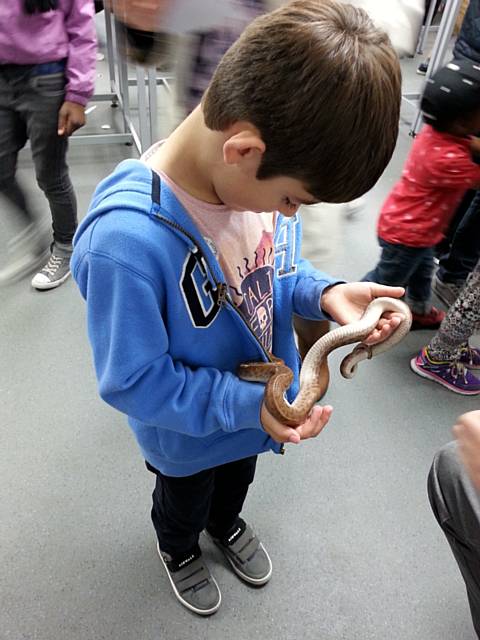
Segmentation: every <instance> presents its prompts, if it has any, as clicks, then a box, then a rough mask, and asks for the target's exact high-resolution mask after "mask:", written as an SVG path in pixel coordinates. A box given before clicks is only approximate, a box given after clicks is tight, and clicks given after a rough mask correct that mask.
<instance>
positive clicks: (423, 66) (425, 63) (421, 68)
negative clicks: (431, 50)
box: [417, 58, 430, 76]
mask: <svg viewBox="0 0 480 640" xmlns="http://www.w3.org/2000/svg"><path fill="white" fill-rule="evenodd" d="M429 64H430V58H427V59H426V60H424V61H423V62H421V63H420V64H419V65H418V67H417V73H418V75H420V76H424V75H425V74H426V73H427V71H428V65H429Z"/></svg>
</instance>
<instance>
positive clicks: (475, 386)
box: [410, 347, 480, 396]
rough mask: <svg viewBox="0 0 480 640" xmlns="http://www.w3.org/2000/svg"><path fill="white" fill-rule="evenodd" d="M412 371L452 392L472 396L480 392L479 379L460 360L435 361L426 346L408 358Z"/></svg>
mask: <svg viewBox="0 0 480 640" xmlns="http://www.w3.org/2000/svg"><path fill="white" fill-rule="evenodd" d="M410 367H411V369H412V371H415V373H418V375H419V376H422V378H428V379H429V380H433V381H434V382H438V384H441V385H442V386H443V387H447V389H450V391H453V392H454V393H460V394H461V395H464V396H474V395H477V394H479V393H480V380H479V379H478V378H477V377H476V376H474V375H473V373H470V371H469V370H468V369H466V368H465V366H464V365H463V364H462V363H460V362H453V361H451V360H450V361H445V362H435V361H434V360H431V359H430V358H429V356H428V352H427V349H426V347H424V348H423V349H422V350H421V351H420V353H419V354H418V355H417V356H416V357H415V358H412V359H411V360H410Z"/></svg>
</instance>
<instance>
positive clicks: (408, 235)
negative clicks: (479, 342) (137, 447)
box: [364, 60, 480, 329]
mask: <svg viewBox="0 0 480 640" xmlns="http://www.w3.org/2000/svg"><path fill="white" fill-rule="evenodd" d="M479 105H480V69H479V67H478V65H476V64H475V63H473V62H471V61H469V60H454V61H453V62H451V63H449V64H447V66H446V67H444V68H442V69H440V70H439V71H437V73H435V74H434V76H433V77H432V78H431V79H429V81H428V82H427V85H426V87H425V91H424V94H423V97H422V103H421V109H422V111H423V117H424V120H425V122H426V125H425V126H424V127H423V129H422V131H421V132H420V134H419V135H418V136H417V137H416V138H415V142H414V143H413V146H412V149H411V151H410V154H409V156H408V158H407V161H406V163H405V167H404V169H403V172H402V177H401V179H400V181H399V182H398V183H397V184H396V185H395V187H394V188H393V190H392V192H391V193H390V195H389V196H388V198H387V200H386V201H385V203H384V205H383V208H382V211H381V213H380V217H379V220H378V226H377V231H378V238H379V243H380V246H381V247H382V254H381V257H380V261H379V263H378V264H377V266H376V267H375V268H374V269H373V270H372V271H370V272H369V273H368V274H367V275H366V276H365V277H364V280H371V281H372V282H381V283H383V284H388V285H398V286H403V287H406V288H407V295H408V303H409V305H410V307H411V309H412V315H413V323H412V329H415V328H416V329H434V328H438V327H439V326H440V323H441V321H442V320H443V318H444V317H445V313H444V312H443V311H439V310H438V309H436V308H435V307H432V305H431V303H430V296H431V281H432V272H433V268H434V262H433V256H434V247H435V245H436V244H438V242H439V241H440V240H441V239H442V238H443V233H444V231H445V229H446V228H447V227H448V223H449V221H450V220H451V218H452V216H453V214H454V213H455V210H456V208H457V206H458V204H459V203H460V200H461V199H462V196H463V194H464V193H465V191H466V190H467V189H472V188H476V187H478V186H480V166H479V165H478V164H476V162H475V161H474V159H473V157H472V155H473V154H475V153H478V152H479V151H480V139H478V138H475V137H472V136H473V135H474V134H476V133H477V132H478V131H480V107H479Z"/></svg>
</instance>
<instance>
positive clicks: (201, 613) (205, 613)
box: [157, 542, 222, 616]
mask: <svg viewBox="0 0 480 640" xmlns="http://www.w3.org/2000/svg"><path fill="white" fill-rule="evenodd" d="M157 553H158V556H159V558H160V560H161V561H162V564H163V566H164V568H165V571H166V573H167V576H168V579H169V580H170V584H171V585H172V589H173V593H174V594H175V597H176V598H177V600H178V601H179V602H180V603H181V604H183V606H184V607H186V608H187V609H190V611H193V612H194V613H198V615H199V616H211V615H212V613H215V612H216V611H218V609H219V607H220V605H221V604H222V594H221V592H220V589H219V586H218V584H217V581H216V580H215V578H214V577H213V576H211V577H212V582H213V583H214V584H215V586H216V587H217V589H218V596H219V598H218V602H217V604H216V605H215V606H214V607H212V608H211V609H198V608H197V607H194V606H193V604H190V603H189V602H187V601H186V600H184V599H183V598H182V595H181V593H180V592H179V591H178V589H177V587H176V585H175V583H174V581H173V580H172V576H171V575H170V571H169V570H168V567H167V565H166V564H165V560H164V559H163V557H162V553H161V551H160V545H159V544H158V542H157Z"/></svg>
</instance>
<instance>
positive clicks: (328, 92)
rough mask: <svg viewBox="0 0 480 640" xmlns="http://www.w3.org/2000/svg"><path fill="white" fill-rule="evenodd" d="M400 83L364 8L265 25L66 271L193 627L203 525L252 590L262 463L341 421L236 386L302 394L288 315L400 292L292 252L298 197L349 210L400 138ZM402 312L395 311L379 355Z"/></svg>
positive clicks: (202, 594)
mask: <svg viewBox="0 0 480 640" xmlns="http://www.w3.org/2000/svg"><path fill="white" fill-rule="evenodd" d="M399 104H400V70H399V64H398V60H397V57H396V55H395V53H394V51H393V49H392V47H391V44H390V42H389V40H388V38H387V36H386V35H385V34H384V33H383V32H382V31H380V30H378V29H377V28H375V27H374V25H373V24H372V22H371V21H370V19H369V18H368V16H367V15H366V14H365V13H364V12H363V11H361V10H359V9H356V8H353V7H351V6H349V5H344V4H340V3H337V2H335V1H334V0H323V1H322V2H320V1H319V0H295V1H294V2H292V3H290V4H288V5H287V6H286V7H284V8H282V9H279V10H277V11H275V12H273V13H271V14H267V15H265V16H261V17H260V18H258V19H257V20H255V21H254V22H253V23H252V24H251V25H250V27H248V28H247V29H246V31H245V32H244V34H243V35H242V36H241V37H240V39H239V40H238V41H237V42H236V43H235V44H234V45H233V46H232V47H231V49H230V50H229V51H228V52H227V54H226V55H225V56H224V58H223V60H222V61H221V63H220V65H219V67H218V69H217V71H216V73H215V75H214V77H213V79H212V82H211V84H210V86H209V88H208V90H207V91H206V93H205V95H204V97H203V100H202V103H201V105H200V106H199V107H197V108H196V109H195V110H194V111H193V112H192V113H191V114H190V115H189V116H188V117H187V118H186V120H185V121H184V122H183V123H182V124H181V125H180V126H179V127H178V128H177V129H176V130H175V131H174V132H173V133H172V134H171V135H170V137H169V138H168V139H167V140H166V141H164V142H163V143H158V144H157V145H154V147H153V148H152V149H151V150H149V152H147V154H146V155H145V156H144V157H143V158H142V159H141V160H140V161H137V160H127V161H124V162H122V163H121V164H120V165H119V167H118V168H117V169H116V170H115V171H114V172H113V174H112V175H111V176H109V177H108V178H106V179H105V180H104V181H103V182H102V183H101V184H100V186H99V187H98V189H97V191H96V193H95V195H94V198H93V201H92V204H91V207H90V210H89V213H88V215H87V217H86V218H85V219H84V221H83V222H82V224H81V226H80V228H79V230H78V233H77V235H76V240H75V250H74V256H73V260H72V273H73V275H74V278H75V280H76V281H77V283H78V285H79V288H80V290H81V293H82V295H83V297H84V298H85V299H86V302H87V307H88V328H89V337H90V341H91V344H92V348H93V356H94V362H95V369H96V373H97V378H98V384H99V392H100V395H101V397H102V398H103V399H104V400H105V401H106V402H108V403H109V404H111V405H112V406H113V407H115V408H116V409H118V410H120V411H122V412H123V413H125V414H127V415H128V417H129V423H130V426H131V427H132V429H133V431H134V433H135V436H136V438H137V440H138V443H139V446H140V449H141V451H142V455H143V456H144V458H145V460H146V462H147V467H148V469H149V470H150V471H152V472H153V473H155V475H156V486H155V490H154V493H153V509H152V520H153V524H154V527H155V530H156V534H157V538H158V545H157V548H158V552H159V555H160V558H161V561H162V563H163V565H164V567H165V569H166V572H167V575H168V577H169V580H170V583H171V586H172V588H173V591H174V593H175V595H176V597H177V598H178V599H179V601H180V602H181V603H182V604H183V605H184V606H185V607H187V608H188V609H190V610H192V611H194V612H195V613H198V614H200V615H210V614H212V613H214V612H215V611H217V609H218V607H219V606H220V603H221V595H220V590H219V587H218V585H217V583H216V581H215V579H214V578H213V576H212V575H211V573H210V571H209V569H208V567H207V565H206V563H205V560H204V558H203V556H202V553H201V549H200V547H199V543H198V541H199V534H200V532H201V531H202V530H203V529H206V531H207V532H208V534H209V535H210V536H211V537H212V538H213V540H214V541H215V542H216V544H217V545H218V546H219V548H220V549H221V550H222V552H223V553H224V554H225V556H226V558H227V560H228V561H229V563H230V565H231V567H232V569H233V570H234V571H235V573H236V574H237V575H238V576H239V577H240V578H241V579H243V580H244V581H246V582H248V583H250V584H254V585H257V586H259V585H263V584H265V583H266V582H267V581H268V580H269V578H270V576H271V573H272V564H271V560H270V558H269V556H268V553H267V551H266V550H265V547H264V546H263V545H262V544H261V542H260V541H259V539H258V537H257V536H256V535H255V533H254V532H253V530H252V528H251V527H250V526H249V525H247V524H246V523H245V521H244V520H243V519H242V518H241V517H240V512H241V510H242V506H243V503H244V500H245V498H246V495H247V491H248V487H249V485H250V483H251V482H252V481H253V477H254V472H255V464H256V459H257V455H258V454H259V453H262V452H265V451H274V452H276V453H281V452H283V447H284V444H285V443H299V442H300V441H302V440H306V439H308V438H311V437H315V436H317V435H318V434H319V433H320V431H321V430H322V429H323V427H324V426H325V425H326V423H327V422H328V419H329V417H330V414H331V411H332V409H331V407H328V406H326V407H321V406H315V407H314V408H313V410H312V412H311V414H310V415H309V417H308V418H307V419H306V420H305V422H303V424H300V425H298V426H296V427H291V426H287V425H284V424H281V423H280V422H279V421H277V420H276V419H275V418H274V417H273V416H272V415H271V414H270V413H269V412H268V410H267V409H266V407H265V405H264V386H263V385H261V384H258V383H253V382H248V381H245V380H241V379H240V378H239V377H238V375H237V369H238V367H239V365H240V364H241V363H242V362H245V361H259V360H260V361H267V360H269V358H270V353H274V354H275V356H278V357H280V358H282V359H283V360H284V361H285V363H286V364H287V365H288V366H289V367H290V369H291V370H292V371H293V374H294V384H293V385H292V387H291V389H290V390H289V392H288V397H289V398H290V399H292V398H293V397H294V396H295V394H296V391H297V390H298V373H299V358H298V353H297V349H296V346H295V341H294V334H293V330H292V316H293V314H298V315H300V316H302V317H304V318H310V319H325V318H331V319H333V320H335V321H336V322H338V323H339V324H347V323H350V322H353V321H355V320H357V319H358V318H359V317H360V316H361V315H362V313H363V311H364V310H365V308H366V307H367V306H368V304H369V303H370V302H371V301H372V300H373V299H375V298H376V297H379V296H390V297H396V298H399V297H401V296H402V295H403V293H404V290H403V289H402V288H400V287H387V286H381V285H376V284H372V283H365V282H364V283H350V284H346V283H341V282H339V281H338V280H335V279H333V278H331V277H329V276H327V275H326V274H324V273H321V272H319V271H316V270H315V269H313V267H312V266H311V265H310V264H309V263H308V262H307V261H305V260H302V259H301V258H300V242H301V235H300V233H301V232H300V220H299V218H298V216H297V209H298V207H299V205H300V204H301V203H307V204H308V203H313V202H318V201H320V200H324V201H329V202H345V201H346V200H351V199H353V198H356V197H358V196H360V195H361V194H363V193H364V192H365V191H367V190H368V189H369V188H370V187H372V186H373V184H374V183H375V182H376V181H377V179H378V178H379V176H380V175H381V173H382V171H383V170H384V168H385V166H386V164H387V162H388V160H389V159H390V156H391V154H392V152H393V149H394V146H395V141H396V137H397V130H398V116H399ZM399 322H400V318H399V317H398V315H397V316H395V315H391V316H390V317H384V318H382V319H381V320H380V321H379V322H378V325H377V327H376V328H375V329H374V330H373V331H372V333H371V334H370V336H369V338H368V340H367V341H368V342H369V343H370V344H373V343H375V342H379V341H382V340H384V339H385V338H387V337H388V336H389V335H390V334H391V333H392V332H393V331H394V329H395V328H396V327H397V326H398V324H399Z"/></svg>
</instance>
